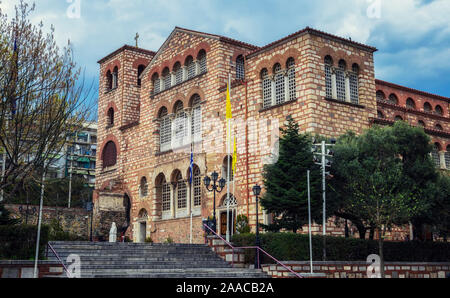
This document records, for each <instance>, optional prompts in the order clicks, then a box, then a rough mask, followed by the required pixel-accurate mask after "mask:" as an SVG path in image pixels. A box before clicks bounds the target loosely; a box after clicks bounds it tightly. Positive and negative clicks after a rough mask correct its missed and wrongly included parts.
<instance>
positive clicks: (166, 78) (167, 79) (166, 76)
mask: <svg viewBox="0 0 450 298" xmlns="http://www.w3.org/2000/svg"><path fill="white" fill-rule="evenodd" d="M162 78H163V85H164V90H167V89H169V88H170V87H171V84H172V76H171V75H170V70H169V68H168V67H166V68H164V70H163V72H162Z"/></svg>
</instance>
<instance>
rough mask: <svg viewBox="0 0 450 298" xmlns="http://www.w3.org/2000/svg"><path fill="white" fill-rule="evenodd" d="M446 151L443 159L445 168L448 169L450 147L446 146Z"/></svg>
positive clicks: (449, 165) (449, 167) (449, 166)
mask: <svg viewBox="0 0 450 298" xmlns="http://www.w3.org/2000/svg"><path fill="white" fill-rule="evenodd" d="M446 149H447V151H446V152H445V154H444V157H445V167H446V168H447V169H450V145H447V148H446Z"/></svg>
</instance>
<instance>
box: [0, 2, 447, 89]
mask: <svg viewBox="0 0 450 298" xmlns="http://www.w3.org/2000/svg"><path fill="white" fill-rule="evenodd" d="M76 1H78V2H79V3H80V7H81V10H80V18H69V16H68V14H67V9H68V8H69V7H70V5H72V4H73V3H75V2H76ZM16 3H17V0H2V3H1V4H0V7H1V8H2V10H3V11H6V12H7V13H8V14H10V13H11V12H12V11H13V7H14V5H15V4H16ZM36 4H37V7H36V11H35V12H34V13H33V15H32V18H33V21H34V22H36V23H38V22H39V21H41V20H42V21H43V22H44V25H46V26H47V27H49V25H50V24H53V25H54V26H55V28H56V38H57V41H58V44H59V45H61V46H63V45H65V44H66V43H67V40H68V39H70V41H71V43H72V45H73V48H74V50H75V56H76V57H75V58H76V61H77V62H78V64H79V66H81V67H82V68H84V69H85V70H86V76H87V78H88V79H90V80H95V82H96V83H97V81H98V64H97V63H96V62H97V61H98V60H99V59H100V58H102V57H104V56H106V55H107V54H109V53H110V52H112V51H114V50H115V49H117V48H119V47H121V46H122V45H124V44H131V45H133V44H134V36H135V34H136V32H139V35H140V36H141V38H140V43H139V46H140V47H143V48H146V49H150V50H155V51H156V50H158V48H159V47H160V46H161V44H162V43H163V42H164V40H165V39H166V37H167V36H168V35H169V34H170V32H171V31H172V30H173V28H174V27H175V26H180V27H185V28H190V29H194V30H198V31H204V32H208V33H215V34H221V35H225V36H228V37H231V38H235V39H238V40H242V41H245V42H249V43H252V44H255V45H258V46H263V45H265V44H267V43H270V42H272V41H274V40H277V39H279V38H282V37H284V36H286V35H288V34H290V33H293V32H295V31H298V30H300V29H302V28H304V27H306V26H310V27H313V28H316V29H319V30H323V31H326V32H329V33H332V34H336V35H339V36H342V37H347V38H348V37H351V38H352V39H353V40H355V41H358V42H362V43H365V44H368V45H371V46H375V47H377V48H378V49H379V51H378V52H377V53H376V54H375V72H376V77H377V78H378V79H382V80H387V81H390V82H393V83H397V84H400V85H405V86H408V87H411V88H416V89H420V90H423V91H426V92H430V93H436V94H440V95H443V96H447V97H450V86H449V83H450V18H449V15H450V0H434V1H433V0H390V1H389V0H330V1H328V0H315V1H307V0H290V1H284V0H277V1H275V0H258V1H256V0H248V1H246V0H195V1H191V0H183V1H182V0H39V1H36Z"/></svg>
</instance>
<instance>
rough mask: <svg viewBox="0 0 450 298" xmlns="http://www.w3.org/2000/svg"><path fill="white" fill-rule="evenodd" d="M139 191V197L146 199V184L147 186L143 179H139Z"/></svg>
mask: <svg viewBox="0 0 450 298" xmlns="http://www.w3.org/2000/svg"><path fill="white" fill-rule="evenodd" d="M140 190H141V197H146V196H147V194H148V184H147V178H145V177H142V178H141V185H140Z"/></svg>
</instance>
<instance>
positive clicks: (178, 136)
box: [175, 102, 188, 146]
mask: <svg viewBox="0 0 450 298" xmlns="http://www.w3.org/2000/svg"><path fill="white" fill-rule="evenodd" d="M175 112H176V116H175V142H176V143H175V146H182V145H183V144H184V140H185V137H186V136H187V128H188V126H187V125H186V124H187V119H188V118H187V115H186V113H185V112H184V109H183V104H182V103H181V102H179V103H178V104H177V106H176V108H175Z"/></svg>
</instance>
